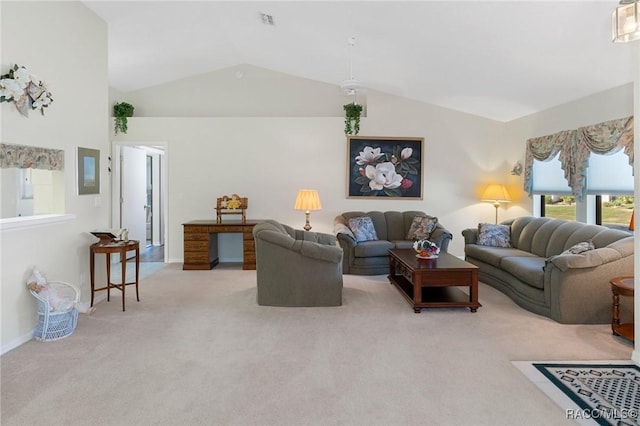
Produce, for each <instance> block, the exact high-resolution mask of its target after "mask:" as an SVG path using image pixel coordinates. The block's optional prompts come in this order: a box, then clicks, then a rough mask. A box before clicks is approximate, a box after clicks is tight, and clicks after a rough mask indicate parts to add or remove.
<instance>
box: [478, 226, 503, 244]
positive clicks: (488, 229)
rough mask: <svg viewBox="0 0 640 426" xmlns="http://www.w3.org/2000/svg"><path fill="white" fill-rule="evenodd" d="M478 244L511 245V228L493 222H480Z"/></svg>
mask: <svg viewBox="0 0 640 426" xmlns="http://www.w3.org/2000/svg"><path fill="white" fill-rule="evenodd" d="M476 243H477V244H479V245H481V246H492V247H511V228H509V227H508V226H507V225H494V224H492V223H480V224H478V240H477V241H476Z"/></svg>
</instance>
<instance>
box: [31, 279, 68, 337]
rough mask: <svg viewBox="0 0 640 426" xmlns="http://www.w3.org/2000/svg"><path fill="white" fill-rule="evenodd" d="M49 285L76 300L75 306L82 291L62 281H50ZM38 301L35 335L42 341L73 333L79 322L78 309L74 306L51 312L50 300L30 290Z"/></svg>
mask: <svg viewBox="0 0 640 426" xmlns="http://www.w3.org/2000/svg"><path fill="white" fill-rule="evenodd" d="M47 284H48V285H49V286H51V287H54V288H55V289H56V292H57V293H58V294H60V295H63V296H65V297H66V298H68V299H71V300H73V301H74V306H75V304H76V303H78V300H79V299H80V292H79V291H78V289H76V288H75V287H74V286H73V285H71V284H69V283H65V282H62V281H49V282H48V283H47ZM30 291H31V294H32V295H33V297H35V298H36V300H37V301H38V325H37V326H36V329H35V330H34V332H33V337H34V338H35V339H36V340H39V341H41V342H49V341H52V340H58V339H62V338H63V337H67V336H69V335H71V334H72V333H73V331H74V330H75V329H76V325H77V323H78V310H77V309H76V308H75V307H73V308H71V309H68V310H66V311H63V312H51V306H50V305H49V301H48V300H47V299H45V298H44V297H41V296H40V295H39V294H38V293H36V292H35V291H33V290H30Z"/></svg>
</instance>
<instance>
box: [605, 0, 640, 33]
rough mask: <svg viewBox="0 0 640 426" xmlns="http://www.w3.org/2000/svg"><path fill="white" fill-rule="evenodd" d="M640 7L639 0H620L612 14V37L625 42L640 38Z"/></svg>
mask: <svg viewBox="0 0 640 426" xmlns="http://www.w3.org/2000/svg"><path fill="white" fill-rule="evenodd" d="M638 12H640V9H639V8H638V0H620V6H618V7H616V10H614V11H613V15H612V16H611V21H612V22H611V24H612V35H611V37H612V39H613V41H614V42H616V43H624V42H627V41H634V40H638V39H640V15H638Z"/></svg>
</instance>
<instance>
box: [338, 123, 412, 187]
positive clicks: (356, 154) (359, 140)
mask: <svg viewBox="0 0 640 426" xmlns="http://www.w3.org/2000/svg"><path fill="white" fill-rule="evenodd" d="M422 145H423V139H422V138H382V137H366V136H350V137H348V138H347V155H348V167H349V170H348V182H347V197H383V198H415V199H422Z"/></svg>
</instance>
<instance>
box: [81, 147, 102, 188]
mask: <svg viewBox="0 0 640 426" xmlns="http://www.w3.org/2000/svg"><path fill="white" fill-rule="evenodd" d="M99 193H100V150H99V149H90V148H78V194H79V195H84V194H99Z"/></svg>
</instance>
